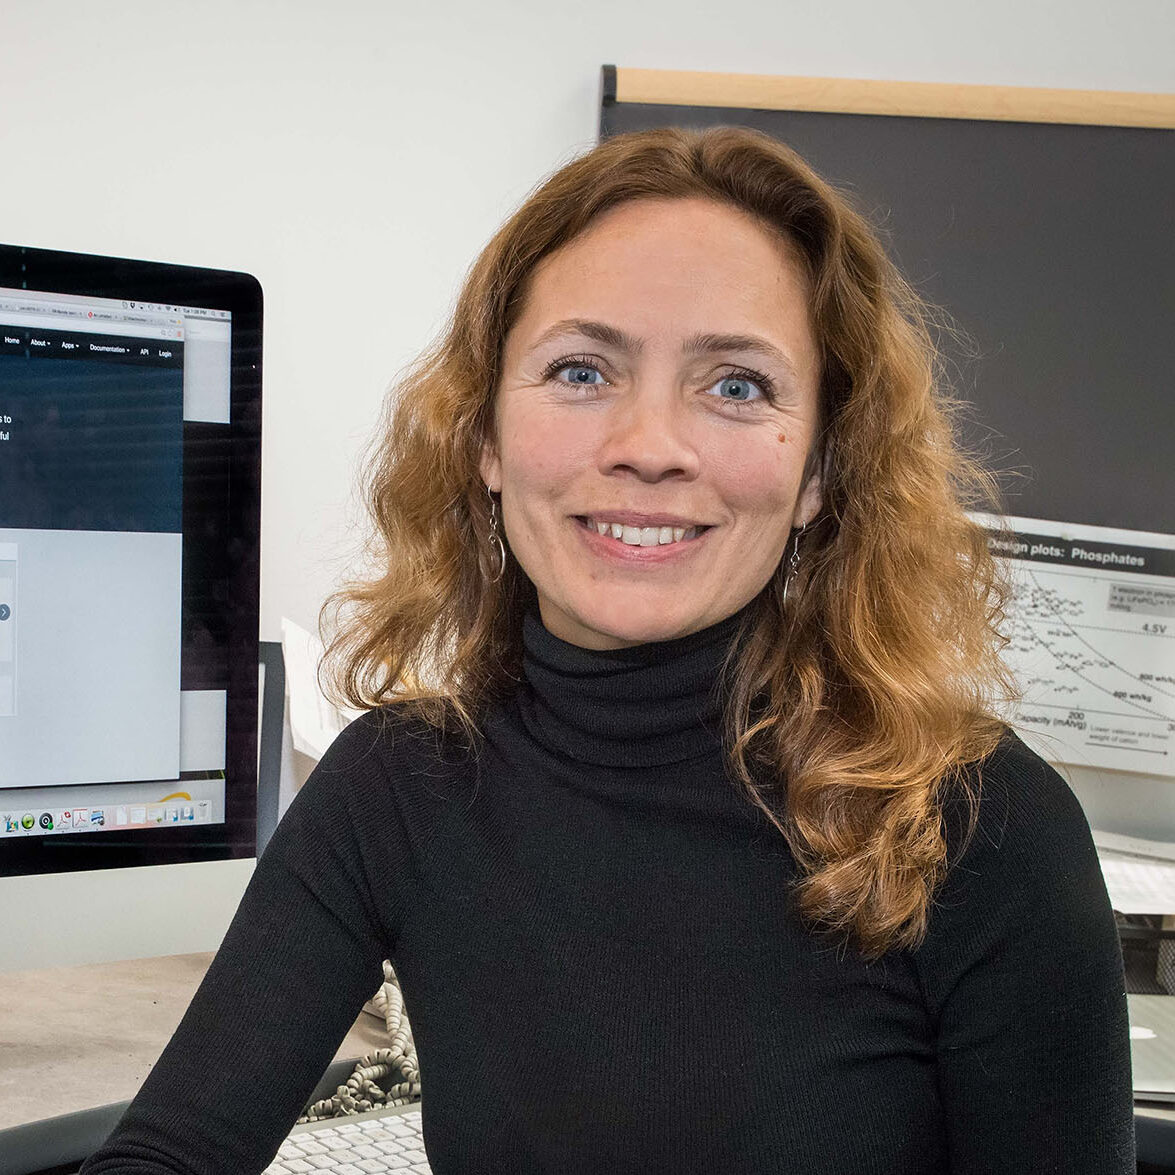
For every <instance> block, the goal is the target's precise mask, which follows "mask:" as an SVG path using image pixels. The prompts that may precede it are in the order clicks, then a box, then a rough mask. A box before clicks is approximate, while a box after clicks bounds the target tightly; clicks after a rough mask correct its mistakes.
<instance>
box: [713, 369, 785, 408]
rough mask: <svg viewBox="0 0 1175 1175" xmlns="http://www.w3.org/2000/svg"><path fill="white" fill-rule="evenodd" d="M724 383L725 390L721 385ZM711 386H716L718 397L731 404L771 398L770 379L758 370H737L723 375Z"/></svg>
mask: <svg viewBox="0 0 1175 1175" xmlns="http://www.w3.org/2000/svg"><path fill="white" fill-rule="evenodd" d="M724 385H725V391H724V390H723V386H724ZM713 387H715V388H718V389H719V392H718V397H717V398H718V399H720V400H726V401H728V402H729V403H733V404H746V403H749V402H750V401H753V400H770V399H771V381H770V380H769V379H768V378H767V377H766V376H765V375H759V374H758V372H750V371H738V372H734V373H732V374H731V375H724V376H723V377H722V378H721V379H720V380H718V382H717V383H716V384H714V385H713Z"/></svg>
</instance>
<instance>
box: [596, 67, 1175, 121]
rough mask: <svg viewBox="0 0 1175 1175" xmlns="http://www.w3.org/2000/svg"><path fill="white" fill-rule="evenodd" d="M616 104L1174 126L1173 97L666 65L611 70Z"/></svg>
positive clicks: (1174, 110) (1174, 95)
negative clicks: (716, 70) (702, 69)
mask: <svg viewBox="0 0 1175 1175" xmlns="http://www.w3.org/2000/svg"><path fill="white" fill-rule="evenodd" d="M616 101H617V102H642V103H650V104H654V105H668V106H732V107H739V108H742V109H756V110H817V111H825V112H829V113H838V114H897V115H907V116H914V117H921V118H971V119H995V120H1000V121H1005V122H1067V123H1086V124H1091V125H1100V126H1142V127H1175V94H1142V93H1130V92H1125V91H1122V92H1119V91H1114V90H1046V89H1035V88H1032V87H1027V86H972V85H950V84H946V83H943V82H878V81H867V80H863V79H855V78H805V77H774V76H772V75H771V74H737V73H701V72H691V71H687V70H673V69H620V68H618V69H617V70H616Z"/></svg>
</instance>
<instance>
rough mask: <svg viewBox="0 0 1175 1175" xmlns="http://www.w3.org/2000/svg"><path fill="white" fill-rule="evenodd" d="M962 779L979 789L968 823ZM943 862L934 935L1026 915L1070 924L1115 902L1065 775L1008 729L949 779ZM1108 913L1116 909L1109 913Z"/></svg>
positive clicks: (992, 927) (1011, 928) (1076, 927)
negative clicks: (983, 753) (1110, 898)
mask: <svg viewBox="0 0 1175 1175" xmlns="http://www.w3.org/2000/svg"><path fill="white" fill-rule="evenodd" d="M964 786H965V787H966V789H967V790H969V791H971V792H972V793H978V816H977V819H976V820H975V822H974V826H973V827H972V825H971V820H970V807H969V805H968V803H967V802H966V797H965V796H964V794H963V792H964ZM943 829H944V834H945V837H946V842H947V869H946V873H945V876H944V878H943V880H942V881H941V883H940V885H939V887H938V888H937V889H936V890H935V893H934V895H933V898H932V902H931V913H930V921H929V927H928V932H929V937H930V938H934V937H939V938H948V939H957V938H958V937H959V936H964V937H966V936H969V935H972V934H979V935H980V936H981V937H984V938H986V937H988V936H989V935H1000V934H1006V935H1016V934H1018V933H1019V929H1018V928H1022V927H1023V926H1024V925H1025V924H1027V923H1029V922H1034V923H1038V924H1043V923H1049V924H1052V925H1053V926H1054V928H1055V929H1056V930H1057V931H1058V932H1059V931H1060V928H1061V924H1062V923H1066V922H1067V923H1069V924H1070V929H1071V930H1072V932H1073V933H1081V932H1082V931H1081V929H1080V928H1081V927H1082V926H1084V925H1086V924H1087V923H1088V922H1089V920H1090V919H1094V920H1096V921H1099V922H1104V921H1105V918H1106V916H1108V915H1109V913H1110V910H1109V902H1108V898H1107V895H1106V889H1105V882H1104V880H1103V878H1102V872H1101V864H1100V862H1099V861H1098V856H1097V849H1096V847H1095V845H1094V842H1093V834H1092V832H1091V830H1090V826H1089V822H1088V820H1087V819H1086V816H1085V812H1084V810H1083V809H1082V807H1081V803H1080V801H1079V800H1078V799H1077V796H1076V795H1075V794H1074V792H1073V789H1072V788H1071V787H1070V786H1069V784H1068V783H1067V782H1066V781H1065V779H1064V777H1063V776H1062V775H1061V774H1060V773H1059V772H1058V771H1057V770H1056V769H1055V768H1053V767H1052V766H1050V765H1049V764H1048V763H1047V762H1046V761H1045V760H1044V759H1043V758H1041V756H1040V755H1038V754H1037V753H1036V752H1035V751H1033V750H1031V749H1030V748H1029V747H1028V746H1026V745H1025V743H1024V742H1023V740H1022V739H1020V738H1019V736H1018V735H1016V734H1015V733H1014V732H1012V731H1008V732H1007V733H1006V734H1005V735H1004V737H1003V738H1002V739H1001V741H1000V743H999V745H998V746H997V748H996V749H995V750H994V751H993V752H992V753H991V754H990V755H988V756H987V757H986V758H984V759H982V760H980V761H979V762H977V763H973V764H971V765H969V766H968V767H967V768H966V769H965V771H964V773H963V776H962V778H959V779H956V780H954V781H952V786H951V787H950V788H949V789H948V792H947V795H946V797H945V798H944V802H943ZM1111 921H1112V919H1111Z"/></svg>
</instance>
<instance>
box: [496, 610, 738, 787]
mask: <svg viewBox="0 0 1175 1175" xmlns="http://www.w3.org/2000/svg"><path fill="white" fill-rule="evenodd" d="M741 619H742V612H736V613H735V614H734V615H733V616H728V617H727V618H726V619H725V620H721V621H719V622H718V623H717V624H715V625H712V626H711V627H709V628H704V629H701V630H700V631H698V632H694V633H690V634H689V635H688V636H683V637H677V638H675V639H674V640H668V641H654V642H650V643H648V644H643V645H635V646H633V647H631V648H626V649H609V650H605V651H600V650H595V649H584V648H581V647H580V646H578V645H573V644H569V643H568V642H567V641H564V640H561V639H560V638H559V637H557V636H553V635H552V634H551V633H550V632H548V631H547V629H546V628H545V627H544V626H543V622H542V620H541V618H540V616H539V613H538V609H537V607H534V606H532V607H531V609H530V610H529V611H528V612H527V614H526V616H525V618H524V620H523V628H522V643H523V676H524V679H525V680H524V682H523V688H522V690H521V691H520V693H519V696H518V701H519V707H520V713H521V718H522V722H523V724H524V726H525V727H526V729H527V730H528V732H529V733H530V734H531V736H532V737H533V738H535V739H536V740H537V741H538V742H540V743H542V744H544V745H545V746H547V747H548V748H550V749H552V750H555V751H558V752H560V753H562V754H564V755H568V756H570V757H571V758H573V759H577V760H579V761H580V762H583V763H593V764H597V765H599V766H605V767H655V766H663V765H665V764H669V763H680V762H683V761H684V760H686V759H693V758H696V757H698V756H699V755H702V754H706V753H712V752H714V751H715V750H718V749H720V748H721V744H722V698H721V695H720V692H719V688H720V686H721V672H720V671H721V668H722V663H723V661H724V660H725V658H726V655H727V653H728V652H729V650H730V646H731V643H732V642H733V640H734V638H735V636H736V635H737V632H738V628H739V623H740V621H741Z"/></svg>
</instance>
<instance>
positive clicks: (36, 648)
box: [0, 246, 261, 875]
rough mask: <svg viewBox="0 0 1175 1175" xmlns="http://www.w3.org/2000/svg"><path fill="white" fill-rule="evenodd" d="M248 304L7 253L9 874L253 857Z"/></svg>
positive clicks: (50, 257)
mask: <svg viewBox="0 0 1175 1175" xmlns="http://www.w3.org/2000/svg"><path fill="white" fill-rule="evenodd" d="M260 342H261V293H260V288H259V287H258V285H257V283H256V281H255V280H254V279H252V278H251V277H249V276H247V275H245V274H240V273H229V272H224V271H218V270H210V269H197V268H193V267H188V266H172V265H164V264H160V263H153V262H141V261H127V260H123V259H117V258H104V257H94V256H87V255H81V254H75V253H63V252H55V251H50V250H42V249H24V248H20V247H15V246H0V873H3V874H9V875H11V874H14V873H36V872H60V871H66V870H75V869H89V868H99V867H106V866H118V865H144V864H155V863H168V862H178V861H191V860H211V859H217V858H224V857H232V856H248V855H252V853H253V852H254V851H255V835H256V784H257V757H256V755H257V752H256V739H257V690H258V681H257V640H258V566H259V527H260V513H259V503H260V373H261V357H260Z"/></svg>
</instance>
